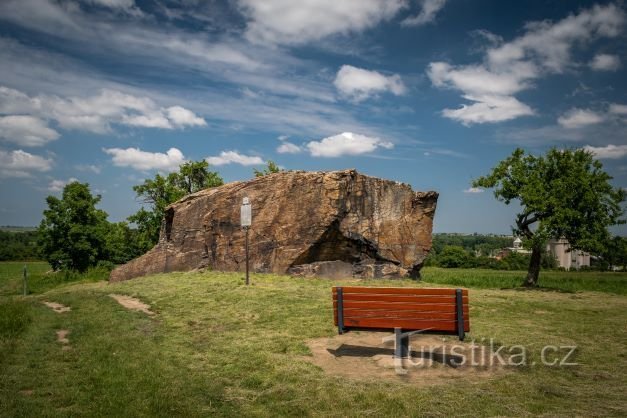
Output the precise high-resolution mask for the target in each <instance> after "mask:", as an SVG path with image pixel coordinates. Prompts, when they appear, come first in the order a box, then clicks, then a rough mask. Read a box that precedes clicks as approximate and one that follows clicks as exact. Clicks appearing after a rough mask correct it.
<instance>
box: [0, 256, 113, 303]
mask: <svg viewBox="0 0 627 418" xmlns="http://www.w3.org/2000/svg"><path fill="white" fill-rule="evenodd" d="M24 266H26V269H27V281H28V292H29V293H43V292H45V291H47V290H50V289H53V288H55V287H58V286H60V285H64V284H68V283H73V282H93V281H98V280H106V279H107V278H108V277H109V272H108V271H107V270H106V269H101V268H94V269H91V270H90V271H88V272H87V273H86V274H81V275H79V274H76V273H70V272H52V269H51V268H50V265H49V264H48V263H46V262H44V261H2V262H0V297H2V296H10V295H22V294H23V291H24V290H23V289H24V288H23V269H24Z"/></svg>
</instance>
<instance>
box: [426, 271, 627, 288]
mask: <svg viewBox="0 0 627 418" xmlns="http://www.w3.org/2000/svg"><path fill="white" fill-rule="evenodd" d="M421 274H422V280H423V281H425V282H428V283H434V284H435V283H437V284H445V285H450V286H464V287H477V288H484V289H503V288H519V287H520V286H521V284H522V282H523V279H524V278H525V275H526V272H524V271H504V270H487V269H445V268H439V267H425V268H424V269H422V270H421ZM539 284H540V287H541V288H543V289H547V290H551V289H553V290H561V291H565V292H577V291H584V290H588V291H596V292H607V293H615V294H619V295H627V273H624V272H621V273H614V272H594V271H586V272H577V271H541V272H540V278H539Z"/></svg>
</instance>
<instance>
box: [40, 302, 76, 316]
mask: <svg viewBox="0 0 627 418" xmlns="http://www.w3.org/2000/svg"><path fill="white" fill-rule="evenodd" d="M44 305H46V306H47V307H49V308H50V309H52V310H53V311H55V312H56V313H63V312H70V311H71V310H72V308H70V307H69V306H65V305H62V304H60V303H57V302H47V301H44Z"/></svg>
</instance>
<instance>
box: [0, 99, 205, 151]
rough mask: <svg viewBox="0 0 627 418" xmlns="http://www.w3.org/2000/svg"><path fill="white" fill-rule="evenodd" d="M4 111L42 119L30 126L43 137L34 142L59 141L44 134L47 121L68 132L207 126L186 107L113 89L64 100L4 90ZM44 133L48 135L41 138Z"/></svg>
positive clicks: (0, 104) (52, 133) (0, 108)
mask: <svg viewBox="0 0 627 418" xmlns="http://www.w3.org/2000/svg"><path fill="white" fill-rule="evenodd" d="M0 111H3V112H5V113H28V114H29V115H28V116H24V115H20V117H22V118H27V117H29V118H39V119H40V122H39V124H36V122H35V121H34V119H31V121H30V122H29V123H28V125H29V126H30V127H31V128H32V129H35V128H37V131H38V132H39V133H40V136H37V137H33V138H31V140H30V142H38V141H39V142H42V140H48V141H49V140H51V139H48V138H52V137H54V139H56V138H58V133H56V131H53V130H51V129H50V128H47V129H48V131H45V134H43V132H44V130H43V128H44V127H46V125H45V122H44V120H54V121H56V122H57V123H58V125H59V126H60V127H62V128H64V129H75V130H81V131H87V132H93V133H98V134H103V133H107V132H110V131H111V125H112V124H120V125H127V126H135V127H141V128H157V129H174V128H185V127H188V126H190V127H193V126H205V125H206V122H205V120H204V119H203V118H201V117H199V116H197V115H196V114H194V112H192V111H191V110H189V109H186V108H184V107H181V106H171V107H168V108H165V107H161V106H159V105H158V104H157V103H155V102H154V101H153V100H152V99H150V98H147V97H138V96H134V95H131V94H126V93H123V92H120V91H117V90H111V89H103V90H101V91H100V93H99V94H97V95H94V96H88V97H68V98H62V97H59V96H51V95H38V96H35V97H29V96H27V95H26V94H24V93H22V92H20V91H17V90H14V89H10V88H7V87H0ZM9 117H17V115H15V116H13V115H12V116H9ZM42 134H43V135H44V136H41V135H42ZM55 135H56V136H55ZM21 143H24V142H21ZM30 145H33V144H30ZM40 145H42V144H40Z"/></svg>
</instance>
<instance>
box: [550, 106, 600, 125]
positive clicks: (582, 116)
mask: <svg viewBox="0 0 627 418" xmlns="http://www.w3.org/2000/svg"><path fill="white" fill-rule="evenodd" d="M603 120H604V118H603V116H602V115H600V114H598V113H596V112H593V111H591V110H587V109H578V108H573V109H570V110H569V111H568V112H566V113H565V114H563V115H562V116H560V117H559V118H558V119H557V123H559V124H560V125H561V126H562V127H564V128H567V129H577V128H582V127H584V126H588V125H594V124H597V123H601V122H603Z"/></svg>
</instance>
